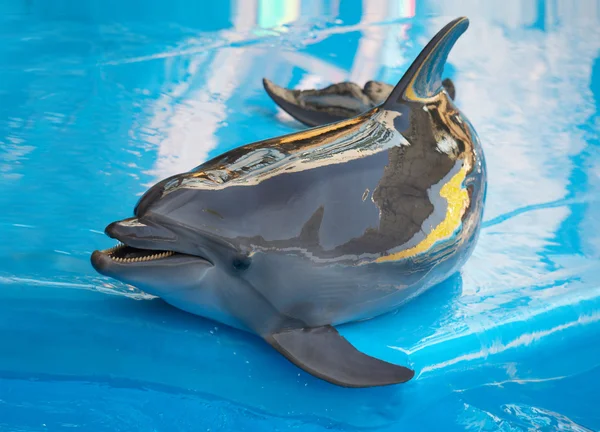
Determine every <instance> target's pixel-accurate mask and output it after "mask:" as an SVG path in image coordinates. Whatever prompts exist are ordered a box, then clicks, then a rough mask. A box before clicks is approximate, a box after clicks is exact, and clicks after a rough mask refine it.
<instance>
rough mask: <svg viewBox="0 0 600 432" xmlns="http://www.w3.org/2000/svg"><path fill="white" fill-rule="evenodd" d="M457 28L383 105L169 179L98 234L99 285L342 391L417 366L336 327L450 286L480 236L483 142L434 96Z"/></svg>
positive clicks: (445, 32) (448, 30)
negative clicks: (211, 328) (194, 319)
mask: <svg viewBox="0 0 600 432" xmlns="http://www.w3.org/2000/svg"><path fill="white" fill-rule="evenodd" d="M467 27H468V19H467V18H458V19H455V20H454V21H452V22H450V23H449V24H447V25H446V26H445V27H444V28H443V29H442V30H440V32H439V33H438V34H437V35H436V36H435V37H434V38H433V39H432V40H431V41H430V42H429V43H428V44H427V46H426V47H425V48H424V49H423V51H422V52H421V53H420V54H419V55H418V57H417V58H416V59H415V61H414V62H413V64H412V65H411V66H410V67H409V68H408V70H407V71H406V73H405V75H404V76H403V77H402V79H401V80H400V81H399V82H398V84H397V85H396V86H395V87H394V89H393V90H392V91H391V92H390V94H389V96H388V97H387V99H386V100H385V102H383V103H382V104H381V105H378V106H376V107H373V108H371V109H369V110H367V111H366V112H364V113H361V114H359V115H357V116H354V117H351V118H348V119H344V120H341V121H338V122H335V123H330V124H326V125H323V126H320V127H315V128H312V129H307V130H303V131H299V132H296V133H292V134H288V135H284V136H280V137H277V138H271V139H266V140H263V141H259V142H255V143H251V144H247V145H244V146H241V147H238V148H235V149H233V150H230V151H228V152H226V153H224V154H222V155H220V156H217V157H215V158H213V159H211V160H209V161H207V162H205V163H203V164H201V165H200V166H198V167H196V168H194V169H192V170H190V171H189V172H185V173H181V174H178V175H174V176H171V177H168V178H166V179H164V180H162V181H160V182H158V183H157V184H155V185H154V186H152V187H151V188H150V189H149V190H148V191H146V192H145V193H144V195H143V196H142V197H141V198H140V200H139V201H138V203H137V205H136V206H135V208H134V212H133V213H134V215H133V216H132V217H128V218H125V219H122V220H118V221H115V222H113V223H111V224H110V225H108V226H107V227H106V229H105V232H106V234H107V235H108V236H109V237H111V238H114V239H116V240H118V242H119V243H118V244H117V245H116V246H115V247H113V248H110V249H107V250H103V251H94V252H93V254H92V256H91V263H92V265H93V267H94V268H95V269H96V270H97V271H98V272H99V273H101V274H102V275H105V276H108V277H111V278H114V279H117V280H120V281H123V282H125V283H128V284H131V285H134V286H136V287H138V288H140V289H141V290H142V291H144V292H147V293H149V294H152V295H155V296H158V297H160V298H162V299H163V300H164V301H165V302H167V303H169V304H171V305H172V306H175V307H177V308H180V309H182V310H184V311H187V312H190V313H192V314H196V315H200V316H202V317H205V318H208V319H212V320H215V321H218V322H221V323H224V324H226V325H229V326H231V327H234V328H237V329H240V330H244V331H247V332H250V333H253V334H256V335H258V336H260V337H261V338H262V339H263V340H264V341H266V343H268V344H270V345H271V346H272V347H273V348H274V349H275V350H277V351H278V352H279V353H281V354H282V355H283V356H284V357H286V358H287V359H288V360H289V361H290V362H292V363H293V364H295V365H296V366H298V367H299V368H301V369H303V370H304V371H306V372H308V373H310V374H312V375H314V376H316V377H318V378H321V379H323V380H325V381H327V382H330V383H333V384H336V385H339V386H343V387H354V388H356V387H374V386H383V385H392V384H398V383H403V382H406V381H408V380H410V379H411V378H412V377H413V376H414V370H412V369H411V368H409V367H406V366H402V365H397V364H393V363H389V362H385V361H382V360H380V359H377V358H374V357H371V356H369V355H366V354H365V353H362V352H360V351H359V350H357V349H356V348H355V347H354V346H352V345H351V344H350V342H349V341H348V340H347V339H345V338H344V337H343V336H342V335H340V334H339V333H338V331H337V330H336V328H335V326H337V325H340V324H343V323H349V322H355V321H361V320H367V319H371V318H374V317H377V316H379V315H382V314H385V313H388V312H391V311H394V310H396V309H398V308H399V307H400V306H401V305H402V304H404V303H405V302H407V301H408V300H410V299H411V298H413V297H414V296H416V295H419V294H420V293H422V292H424V291H425V290H427V289H428V288H430V287H432V286H434V285H435V284H438V283H440V282H441V281H443V280H445V279H447V278H448V277H449V276H450V275H452V274H454V273H455V272H456V271H458V270H459V269H460V267H461V266H462V265H463V264H464V262H465V261H466V260H467V259H468V257H469V256H470V255H471V253H472V250H473V248H474V247H475V244H476V242H477V238H478V235H479V230H480V225H481V219H482V214H483V207H484V202H485V193H486V184H487V181H486V170H485V162H484V155H483V152H482V148H481V145H480V141H479V138H478V136H477V134H476V132H475V130H474V128H473V126H472V125H471V123H470V122H469V121H468V119H467V118H466V117H465V116H464V115H463V114H462V113H461V112H460V111H459V109H458V108H457V107H456V106H455V105H454V103H453V101H452V99H451V98H450V97H449V95H448V93H447V91H446V90H445V89H444V88H443V86H442V79H441V74H442V71H443V68H444V64H445V62H446V59H447V56H448V53H449V51H450V50H451V49H452V47H453V46H454V44H455V42H456V40H457V39H458V38H459V37H460V35H461V34H462V33H463V32H464V31H465V30H466V29H467Z"/></svg>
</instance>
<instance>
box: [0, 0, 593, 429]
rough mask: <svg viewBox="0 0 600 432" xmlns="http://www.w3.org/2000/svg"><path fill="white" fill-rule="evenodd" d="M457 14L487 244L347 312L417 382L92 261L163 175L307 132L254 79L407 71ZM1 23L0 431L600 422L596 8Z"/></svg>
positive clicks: (480, 7)
mask: <svg viewBox="0 0 600 432" xmlns="http://www.w3.org/2000/svg"><path fill="white" fill-rule="evenodd" d="M460 15H466V16H468V17H469V18H470V20H471V25H470V28H469V30H468V31H467V32H466V33H465V34H464V35H463V36H462V37H461V39H460V40H459V42H458V43H457V45H456V47H455V49H454V50H453V51H452V53H451V54H450V58H449V67H447V69H446V75H447V76H450V77H451V78H452V79H453V80H454V82H455V84H456V91H457V104H458V105H459V107H460V108H461V110H463V112H464V113H465V114H466V115H467V116H468V117H469V119H470V120H471V122H472V123H473V124H474V125H475V128H476V129H477V132H478V133H479V135H480V137H481V139H482V143H483V146H484V148H485V152H486V159H487V165H488V170H489V186H488V194H487V204H486V213H485V219H484V220H485V222H484V226H483V229H482V234H481V237H480V239H479V242H478V246H477V248H476V250H475V252H474V255H473V257H472V258H471V259H470V260H469V262H468V263H467V265H466V266H465V267H464V268H463V270H462V271H461V273H460V274H458V275H455V276H454V277H452V278H451V279H450V280H449V281H447V282H445V283H443V284H441V285H440V286H438V287H436V288H435V289H432V290H430V291H429V292H427V293H426V294H424V295H423V296H421V297H419V298H417V299H415V300H414V301H412V302H411V303H409V304H408V305H406V306H405V307H403V308H402V309H401V310H399V311H398V312H397V313H395V314H391V315H387V316H384V317H381V318H379V319H375V320H372V321H369V322H363V323H360V324H353V325H346V326H342V327H340V328H339V331H340V332H341V333H342V334H343V335H344V336H346V337H347V338H348V339H349V340H350V341H351V342H352V343H353V344H354V345H355V346H357V347H358V348H359V349H361V350H362V351H364V352H366V353H368V354H370V355H373V356H377V357H379V358H382V359H385V360H388V361H391V362H397V363H399V364H410V365H411V366H412V367H413V368H414V369H415V370H416V373H417V375H416V377H415V379H413V380H412V381H410V382H409V383H407V384H404V385H400V386H394V387H386V388H373V389H360V390H352V389H343V388H339V387H335V386H332V385H330V384H327V383H325V382H322V381H320V380H317V379H315V378H313V377H312V376H310V375H307V374H305V373H303V372H302V371H300V370H299V369H297V368H295V367H294V366H293V365H291V364H289V363H288V362H287V361H285V360H284V359H283V358H282V357H281V356H279V355H278V354H277V353H275V352H273V350H272V349H271V348H270V347H268V346H267V345H266V344H264V343H263V342H262V341H261V340H260V339H258V338H255V337H252V336H249V335H247V334H244V333H240V332H238V331H235V330H232V329H229V328H225V327H223V326H221V325H218V324H215V323H213V322H210V321H207V320H203V319H200V318H197V317H194V316H190V315H187V314H185V313H183V312H180V311H178V310H176V309H174V308H171V307H168V306H165V305H164V304H162V303H161V302H159V301H156V300H153V299H151V298H149V296H147V295H145V294H143V293H140V292H139V291H137V290H135V289H133V288H130V287H128V286H125V285H122V284H118V283H116V282H115V281H113V280H109V279H106V278H102V277H100V276H99V275H98V274H97V273H95V272H94V270H93V269H92V268H91V266H90V264H89V256H90V253H91V252H92V251H93V250H94V249H98V248H105V247H109V246H112V242H111V241H110V239H107V238H106V237H105V236H104V235H103V233H102V230H103V229H104V227H105V226H106V224H107V223H109V222H110V221H113V220H115V219H118V218H120V217H122V216H123V215H127V214H130V213H131V209H132V208H133V206H134V204H135V202H136V201H137V199H138V197H139V195H140V194H141V193H142V192H143V191H144V190H145V189H146V188H147V187H148V186H149V185H150V184H152V183H153V182H155V181H156V180H158V179H160V178H163V177H165V176H167V175H170V174H173V173H177V172H180V171H184V170H187V169H190V168H192V167H194V166H197V165H198V164H200V163H201V162H202V161H204V160H206V159H207V158H209V157H211V156H214V155H217V154H219V153H221V152H223V151H224V150H228V149H231V148H234V147H236V146H238V145H242V144H245V143H247V142H250V141H255V140H259V139H263V138H268V137H272V136H276V135H280V134H283V133H289V132H291V131H294V130H298V129H300V128H302V126H300V125H299V124H297V123H295V122H293V121H292V120H290V118H289V117H287V116H285V115H283V114H282V113H281V112H280V111H279V110H277V109H276V107H275V106H274V104H273V103H272V101H271V100H270V99H269V98H268V96H267V95H266V94H265V92H264V90H263V88H262V83H261V80H262V78H263V77H267V78H269V79H271V80H272V81H274V82H276V83H278V84H280V85H285V86H289V87H297V88H300V87H302V88H310V87H320V86H324V85H326V84H329V83H332V82H338V81H342V80H352V81H355V82H359V83H361V84H362V83H364V82H366V81H368V80H370V79H379V80H382V81H386V82H389V83H395V81H396V80H397V79H399V77H400V76H401V75H402V74H403V72H404V70H405V68H406V67H407V66H408V65H409V63H410V62H411V61H412V60H413V59H414V57H415V56H416V55H417V54H418V52H419V51H420V49H421V48H422V47H423V45H424V44H425V43H426V42H427V41H428V40H429V38H430V37H431V36H432V35H433V34H435V32H437V30H439V29H440V28H441V27H442V26H443V25H444V24H446V23H447V22H448V21H449V20H450V19H453V18H455V17H457V16H460ZM0 17H1V18H0V20H1V21H0V22H1V23H2V25H1V27H0V34H1V35H2V42H3V43H2V44H0V56H1V60H2V61H1V62H0V101H1V103H0V209H2V212H1V213H0V238H1V239H2V242H0V263H1V264H0V340H1V341H2V343H1V344H0V430H2V431H4V430H7V431H13V430H19V431H37V430H71V429H72V428H73V427H78V428H80V429H83V430H94V431H104V430H106V431H116V430H144V431H146V430H153V431H188V430H190V431H192V430H193V431H204V430H211V431H216V430H232V431H258V430H261V431H262V430H265V431H274V430H280V431H284V430H292V429H293V430H301V431H324V430H361V429H369V430H376V431H398V430H528V429H531V428H538V429H540V428H541V429H546V430H556V429H557V428H559V427H562V428H564V429H565V430H598V429H600V414H598V412H597V409H596V404H595V403H594V399H595V398H596V397H597V396H598V391H597V388H598V386H599V384H600V347H598V344H597V343H596V342H597V340H598V336H599V335H600V333H599V331H600V314H599V312H598V311H599V308H600V268H599V264H598V263H599V258H600V234H598V233H599V232H600V230H599V228H600V223H599V222H597V221H598V218H599V216H600V205H599V201H598V190H599V189H598V187H599V186H600V154H599V144H600V139H599V136H598V130H599V126H600V25H599V24H600V5H599V2H598V1H580V2H577V3H575V4H573V3H572V2H566V1H564V2H561V1H550V0H548V1H521V2H516V1H515V2H509V1H502V2H499V1H497V2H493V3H489V2H485V4H483V2H475V1H466V2H461V3H460V6H457V5H452V6H451V5H450V3H448V2H436V1H422V2H418V4H416V2H415V1H411V0H408V1H404V0H395V1H387V0H384V1H364V2H362V1H356V0H350V1H344V2H339V1H337V0H329V1H327V0H322V1H315V0H313V1H306V0H302V1H300V0H290V1H286V2H285V3H284V2H278V1H275V0H249V1H246V0H243V1H242V0H238V1H231V2H222V3H217V2H212V3H208V2H202V3H196V2H192V1H189V0H185V1H184V0H175V1H171V2H161V1H158V0H152V1H148V0H146V1H145V2H141V1H136V0H122V1H120V2H116V1H114V0H105V1H103V2H102V3H100V2H94V1H86V2H82V1H74V0H70V1H69V0H60V1H58V0H57V1H54V2H52V4H50V3H49V2H41V1H36V0H32V1H21V0H18V1H17V0H5V1H4V2H2V3H1V4H0Z"/></svg>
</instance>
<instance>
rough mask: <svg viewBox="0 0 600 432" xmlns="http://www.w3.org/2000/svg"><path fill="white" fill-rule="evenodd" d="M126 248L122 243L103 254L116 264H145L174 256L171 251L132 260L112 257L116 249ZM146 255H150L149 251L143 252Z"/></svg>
mask: <svg viewBox="0 0 600 432" xmlns="http://www.w3.org/2000/svg"><path fill="white" fill-rule="evenodd" d="M124 247H127V246H126V245H123V244H122V243H121V244H120V245H119V246H115V247H114V248H111V249H107V250H105V251H104V253H106V254H108V256H109V257H110V258H111V259H112V260H113V261H115V262H118V263H138V262H147V261H153V260H157V259H162V258H167V257H170V256H172V255H175V252H173V251H163V252H157V253H155V254H150V255H146V256H139V257H132V258H124V257H117V256H114V255H115V252H116V251H117V250H118V249H121V248H124ZM145 252H147V253H150V252H151V251H149V250H148V251H145Z"/></svg>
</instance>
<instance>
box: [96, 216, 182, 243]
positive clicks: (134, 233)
mask: <svg viewBox="0 0 600 432" xmlns="http://www.w3.org/2000/svg"><path fill="white" fill-rule="evenodd" d="M104 232H105V233H106V235H107V236H109V237H110V238H114V239H116V240H119V241H120V242H122V243H124V244H126V245H128V246H131V247H136V248H140V249H161V248H164V247H165V245H168V244H172V243H174V242H176V241H177V236H176V235H175V233H173V232H172V231H170V230H169V229H167V228H165V227H163V226H160V225H157V224H153V223H151V222H148V221H143V222H142V221H141V220H139V219H138V218H136V217H133V218H129V219H123V220H120V221H116V222H113V223H111V224H110V225H108V226H107V227H106V229H105V230H104Z"/></svg>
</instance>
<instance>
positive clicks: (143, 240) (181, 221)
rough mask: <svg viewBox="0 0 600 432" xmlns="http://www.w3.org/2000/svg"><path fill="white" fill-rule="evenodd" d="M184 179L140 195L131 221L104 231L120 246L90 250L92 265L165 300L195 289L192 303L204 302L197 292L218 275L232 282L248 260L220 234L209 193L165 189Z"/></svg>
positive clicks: (114, 223)
mask: <svg viewBox="0 0 600 432" xmlns="http://www.w3.org/2000/svg"><path fill="white" fill-rule="evenodd" d="M182 176H183V175H180V176H174V177H171V178H168V179H166V180H163V181H161V182H160V183H158V184H156V185H155V186H153V187H152V188H151V189H149V190H148V191H147V192H146V193H145V194H144V196H142V198H141V199H140V201H139V202H138V204H137V206H136V207H135V210H134V216H133V217H129V218H126V219H122V220H118V221H115V222H113V223H111V224H109V225H108V226H107V227H106V229H105V233H106V234H107V235H108V236H109V237H111V238H114V239H116V240H118V241H119V244H118V245H117V246H115V247H113V248H110V249H106V250H102V251H99V250H97V251H94V252H93V254H92V257H91V262H92V265H93V267H94V268H95V269H96V271H98V272H99V273H100V274H102V275H105V276H109V277H111V278H114V279H117V280H120V281H122V282H125V283H128V284H131V285H134V286H136V287H138V288H140V289H141V290H143V291H145V292H147V293H149V294H152V295H156V296H158V297H162V298H164V299H167V300H168V299H173V298H175V297H182V296H185V295H189V292H190V291H195V292H196V294H194V295H195V296H196V301H197V302H199V303H202V302H203V299H201V298H198V295H199V294H200V293H201V291H202V290H199V288H201V287H203V286H206V285H211V286H213V285H214V281H215V280H223V277H222V276H226V277H225V279H228V280H230V281H231V280H233V279H235V273H236V272H237V271H240V269H243V268H244V267H247V266H248V260H249V258H248V256H247V254H244V252H243V251H242V250H241V249H240V248H239V247H238V246H236V245H235V244H233V243H232V242H231V241H230V240H229V239H227V238H226V237H225V236H224V235H223V233H219V231H220V230H219V227H218V226H215V219H216V220H217V221H218V220H219V216H218V215H216V214H214V213H211V211H210V205H209V202H210V200H211V198H212V196H211V194H210V191H196V190H190V189H180V188H175V189H176V190H174V191H173V192H172V193H170V192H169V191H168V185H169V184H173V182H174V183H176V184H178V183H179V182H180V179H181V177H182ZM198 193H200V195H201V196H196V195H197V194H198ZM186 292H187V293H188V294H186ZM205 301H206V302H208V300H206V299H205Z"/></svg>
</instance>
